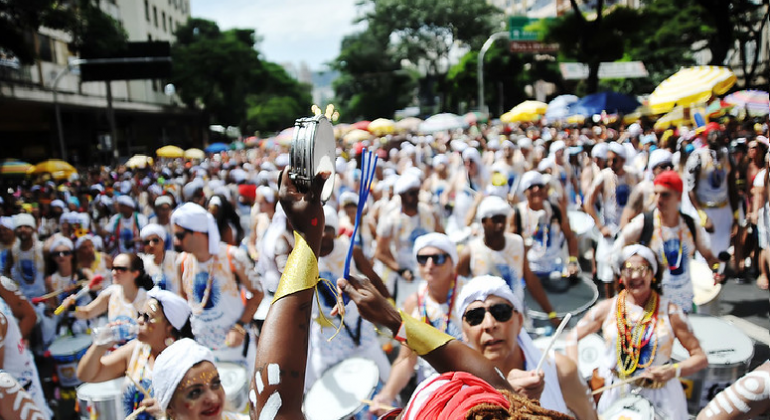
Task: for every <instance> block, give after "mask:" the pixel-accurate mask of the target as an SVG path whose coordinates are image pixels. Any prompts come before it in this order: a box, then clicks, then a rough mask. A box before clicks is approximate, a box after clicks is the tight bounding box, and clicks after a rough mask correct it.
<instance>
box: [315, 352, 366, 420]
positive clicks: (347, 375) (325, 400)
mask: <svg viewBox="0 0 770 420" xmlns="http://www.w3.org/2000/svg"><path fill="white" fill-rule="evenodd" d="M379 378H380V372H379V369H377V364H376V363H374V362H373V361H371V360H368V359H362V358H360V357H351V358H349V359H346V360H343V361H342V362H340V363H338V364H336V365H335V366H333V367H332V368H330V369H329V370H327V371H326V372H324V374H323V375H322V376H321V378H320V379H319V380H318V381H316V382H315V383H314V384H313V386H312V387H311V388H310V390H309V391H308V392H307V394H305V402H304V403H303V404H302V411H303V412H304V413H305V417H307V419H308V420H345V419H350V418H353V417H354V416H355V415H356V414H357V413H359V412H360V411H361V410H362V409H363V408H364V406H365V404H364V403H362V402H361V400H364V399H371V398H372V396H373V395H374V390H375V389H376V387H377V383H378V382H379Z"/></svg>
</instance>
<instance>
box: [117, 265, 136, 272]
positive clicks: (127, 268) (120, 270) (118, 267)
mask: <svg viewBox="0 0 770 420" xmlns="http://www.w3.org/2000/svg"><path fill="white" fill-rule="evenodd" d="M112 269H113V270H115V271H117V272H118V273H125V272H126V271H128V270H130V269H131V268H129V267H121V266H119V265H113V266H112Z"/></svg>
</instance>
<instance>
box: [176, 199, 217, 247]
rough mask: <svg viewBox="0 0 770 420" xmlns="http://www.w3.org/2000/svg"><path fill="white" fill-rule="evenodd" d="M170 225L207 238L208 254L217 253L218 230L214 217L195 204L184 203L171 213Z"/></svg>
mask: <svg viewBox="0 0 770 420" xmlns="http://www.w3.org/2000/svg"><path fill="white" fill-rule="evenodd" d="M171 223H172V224H175V225H179V226H181V227H183V228H185V229H187V230H191V231H193V232H203V233H206V234H208V236H209V253H211V254H216V253H217V252H219V228H218V227H217V221H216V220H214V216H212V215H211V213H209V212H207V211H206V209H204V208H203V207H201V206H199V205H197V204H195V203H185V204H184V205H183V206H182V207H179V208H177V209H176V210H174V212H173V213H171Z"/></svg>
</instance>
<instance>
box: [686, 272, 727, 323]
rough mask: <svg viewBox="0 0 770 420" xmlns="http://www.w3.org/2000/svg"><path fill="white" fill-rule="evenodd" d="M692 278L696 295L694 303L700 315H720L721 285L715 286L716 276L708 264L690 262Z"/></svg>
mask: <svg viewBox="0 0 770 420" xmlns="http://www.w3.org/2000/svg"><path fill="white" fill-rule="evenodd" d="M690 278H691V279H692V288H693V292H694V293H695V297H694V298H693V303H694V304H695V306H697V308H698V309H697V312H698V314H700V315H711V316H718V315H719V293H720V292H721V291H722V285H721V284H714V274H713V273H712V271H711V269H710V268H709V266H708V264H706V263H704V262H702V261H693V260H691V261H690Z"/></svg>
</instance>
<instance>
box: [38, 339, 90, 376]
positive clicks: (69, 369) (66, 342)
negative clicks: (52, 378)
mask: <svg viewBox="0 0 770 420" xmlns="http://www.w3.org/2000/svg"><path fill="white" fill-rule="evenodd" d="M90 345H91V336H90V335H86V334H83V335H75V336H65V337H59V338H57V339H56V340H54V341H53V343H52V344H51V347H49V348H48V353H49V354H50V355H51V358H52V359H53V361H54V364H55V365H56V375H57V376H58V377H59V384H60V385H61V386H66V387H74V386H78V385H80V384H81V381H80V380H79V379H78V376H77V370H78V361H79V360H80V359H81V358H82V357H83V355H84V354H86V350H88V347H89V346H90Z"/></svg>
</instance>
